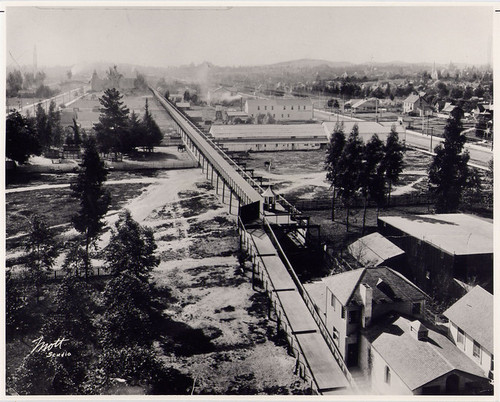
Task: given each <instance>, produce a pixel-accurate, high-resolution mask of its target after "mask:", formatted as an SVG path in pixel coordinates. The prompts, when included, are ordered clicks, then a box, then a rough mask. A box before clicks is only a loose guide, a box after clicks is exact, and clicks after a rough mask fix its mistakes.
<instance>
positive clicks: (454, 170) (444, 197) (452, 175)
mask: <svg viewBox="0 0 500 402" xmlns="http://www.w3.org/2000/svg"><path fill="white" fill-rule="evenodd" d="M462 116H463V112H462V110H461V109H460V108H458V107H457V108H455V109H454V110H453V111H452V112H451V114H450V117H449V119H448V121H447V123H446V126H445V128H444V145H443V144H439V145H438V146H437V147H436V148H434V152H435V154H436V155H435V156H434V159H433V161H432V163H431V166H430V167H429V182H430V191H431V194H432V195H433V196H434V199H435V201H436V212H438V213H447V212H455V211H456V210H457V209H458V206H459V205H460V200H461V198H462V194H463V192H464V189H465V186H466V184H467V179H468V177H469V175H470V172H469V168H468V166H467V163H468V162H469V153H468V152H467V151H465V152H463V147H464V145H465V141H466V137H465V134H462V131H463V126H462Z"/></svg>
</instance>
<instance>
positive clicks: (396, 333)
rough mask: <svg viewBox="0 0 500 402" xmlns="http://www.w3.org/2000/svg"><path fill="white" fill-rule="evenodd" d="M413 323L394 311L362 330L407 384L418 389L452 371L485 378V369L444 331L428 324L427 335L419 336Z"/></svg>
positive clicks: (374, 347) (413, 388)
mask: <svg viewBox="0 0 500 402" xmlns="http://www.w3.org/2000/svg"><path fill="white" fill-rule="evenodd" d="M410 324H411V321H410V319H408V318H406V317H404V316H402V315H399V314H392V315H388V316H386V317H385V319H384V320H383V321H380V322H379V323H378V324H375V325H372V326H371V327H369V328H367V329H365V330H363V335H364V336H365V337H366V338H367V340H368V341H369V342H370V343H371V346H372V348H373V349H374V350H375V351H376V352H377V353H378V354H379V355H380V356H381V357H382V358H383V359H384V360H385V362H386V363H387V365H388V366H389V367H390V368H391V370H392V371H393V372H394V373H395V374H396V375H397V376H398V377H399V378H401V380H402V381H403V382H404V383H405V384H406V385H407V386H408V388H410V389H411V390H415V389H417V388H420V387H422V386H424V385H425V384H428V383H429V382H431V381H433V380H435V379H437V378H439V377H441V376H443V375H446V374H448V373H451V372H453V371H461V372H464V373H468V374H470V375H473V376H476V377H480V378H483V379H486V377H485V374H484V372H483V371H482V369H481V368H480V367H479V366H478V365H477V364H475V363H474V362H473V361H472V360H471V359H470V358H469V357H468V356H467V355H465V354H464V353H462V352H461V351H460V350H459V349H458V348H457V347H456V346H455V344H454V343H453V342H452V341H451V340H450V339H448V338H447V337H446V336H445V335H443V334H441V333H439V332H438V331H436V330H434V329H433V328H432V327H431V328H429V327H427V329H428V335H427V338H426V339H423V340H418V339H416V338H415V337H414V335H412V334H411V333H410Z"/></svg>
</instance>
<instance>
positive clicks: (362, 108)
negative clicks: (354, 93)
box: [351, 98, 379, 113]
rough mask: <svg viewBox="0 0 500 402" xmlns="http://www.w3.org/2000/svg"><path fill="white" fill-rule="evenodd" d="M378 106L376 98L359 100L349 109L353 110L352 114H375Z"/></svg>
mask: <svg viewBox="0 0 500 402" xmlns="http://www.w3.org/2000/svg"><path fill="white" fill-rule="evenodd" d="M378 104H379V100H378V99H377V98H370V99H361V100H359V101H357V102H355V103H354V104H353V105H352V106H351V109H352V110H353V112H354V113H360V112H365V113H370V112H375V111H376V110H377V107H378Z"/></svg>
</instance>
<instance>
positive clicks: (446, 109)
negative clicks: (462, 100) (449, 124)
mask: <svg viewBox="0 0 500 402" xmlns="http://www.w3.org/2000/svg"><path fill="white" fill-rule="evenodd" d="M456 107H457V106H456V105H454V104H452V103H451V102H445V103H444V105H443V107H442V108H441V110H438V114H437V116H438V117H441V118H443V119H447V118H449V117H450V116H451V112H453V110H455V108H456Z"/></svg>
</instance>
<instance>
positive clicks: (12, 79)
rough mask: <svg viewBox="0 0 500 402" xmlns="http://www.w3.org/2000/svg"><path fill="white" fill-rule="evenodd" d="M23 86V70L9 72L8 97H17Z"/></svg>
mask: <svg viewBox="0 0 500 402" xmlns="http://www.w3.org/2000/svg"><path fill="white" fill-rule="evenodd" d="M22 88H23V75H22V74H21V71H19V70H14V71H11V72H10V73H8V74H7V91H6V92H7V97H8V98H10V97H15V96H17V93H18V92H19V91H20V90H21V89H22Z"/></svg>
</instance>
